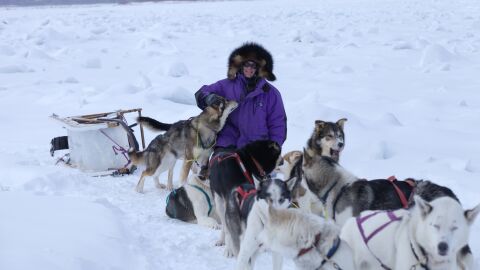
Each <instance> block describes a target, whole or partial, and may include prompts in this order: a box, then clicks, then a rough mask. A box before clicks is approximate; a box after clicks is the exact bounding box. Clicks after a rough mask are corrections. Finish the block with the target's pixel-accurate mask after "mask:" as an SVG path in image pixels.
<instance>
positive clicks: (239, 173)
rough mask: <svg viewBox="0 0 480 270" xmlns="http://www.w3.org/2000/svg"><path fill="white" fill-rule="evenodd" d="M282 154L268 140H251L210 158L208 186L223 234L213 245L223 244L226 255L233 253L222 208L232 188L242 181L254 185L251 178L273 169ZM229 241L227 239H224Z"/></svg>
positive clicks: (263, 175) (264, 175)
mask: <svg viewBox="0 0 480 270" xmlns="http://www.w3.org/2000/svg"><path fill="white" fill-rule="evenodd" d="M280 153H281V148H280V146H279V145H278V144H277V143H276V142H274V141H271V140H259V141H254V142H251V143H249V144H247V145H245V146H244V147H242V148H240V149H237V150H235V151H234V152H231V153H229V152H227V153H220V154H218V155H214V156H212V158H211V160H210V166H209V170H210V174H209V180H210V188H211V189H212V193H213V196H214V199H215V209H216V211H217V214H218V216H219V217H220V220H221V224H222V233H221V235H220V239H219V240H218V241H217V243H216V245H224V244H226V247H225V255H226V256H227V257H231V256H233V255H234V252H233V247H232V245H231V242H226V239H227V238H228V239H230V237H229V236H228V235H226V234H227V233H228V232H227V231H226V229H225V209H226V206H227V204H226V203H227V200H228V199H229V196H230V195H231V192H232V190H233V189H235V188H237V187H238V186H240V185H242V184H248V183H250V184H254V180H253V177H256V178H257V179H264V178H266V176H267V175H268V174H270V173H271V172H272V171H273V169H275V167H276V165H277V163H278V160H279V157H280ZM227 241H228V240H227Z"/></svg>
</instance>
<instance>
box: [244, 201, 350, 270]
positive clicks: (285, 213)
mask: <svg viewBox="0 0 480 270" xmlns="http://www.w3.org/2000/svg"><path fill="white" fill-rule="evenodd" d="M253 215H255V217H256V219H257V220H258V221H256V223H257V224H259V225H260V224H261V226H257V227H253V226H252V227H250V223H251V222H250V220H248V226H247V233H246V236H245V239H244V242H242V247H241V250H240V254H239V256H238V259H237V268H236V269H237V270H243V269H251V268H252V267H253V264H252V263H251V262H253V261H254V260H253V258H255V256H256V255H257V253H258V251H257V250H258V249H259V247H260V246H262V247H265V248H268V249H269V250H271V251H273V252H276V253H278V254H280V255H282V256H283V257H284V258H289V259H293V261H294V263H295V265H296V267H297V269H305V270H310V269H332V270H333V269H339V268H336V266H338V267H340V269H344V270H353V269H354V268H353V259H352V252H351V249H350V247H349V246H348V245H347V244H346V243H344V242H343V241H340V245H339V246H338V249H337V251H336V252H335V253H334V254H333V256H331V257H330V258H329V259H327V254H328V253H329V251H330V250H331V248H332V247H333V246H334V242H335V241H338V240H337V239H338V237H339V234H340V228H339V227H338V226H337V225H335V224H334V223H333V222H332V221H326V220H325V219H323V218H321V217H319V216H317V215H314V214H309V213H304V212H301V211H298V210H297V209H279V208H276V207H272V206H263V207H258V209H256V212H253V210H252V216H253ZM251 228H255V229H256V230H255V232H253V233H251V232H250V231H249V230H250V229H251ZM249 235H254V237H247V236H249ZM277 259H278V257H277ZM324 259H326V261H325V263H324V264H323V265H322V262H323V260H324ZM280 266H281V261H280V262H277V263H276V264H274V269H280ZM275 267H277V268H275Z"/></svg>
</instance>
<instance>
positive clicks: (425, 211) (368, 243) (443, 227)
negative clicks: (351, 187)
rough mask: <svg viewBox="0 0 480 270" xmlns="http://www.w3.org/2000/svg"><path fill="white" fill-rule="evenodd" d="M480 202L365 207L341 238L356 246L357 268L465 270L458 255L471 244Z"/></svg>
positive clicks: (419, 202) (442, 201)
mask: <svg viewBox="0 0 480 270" xmlns="http://www.w3.org/2000/svg"><path fill="white" fill-rule="evenodd" d="M479 212H480V204H479V205H477V206H476V207H475V208H473V209H471V210H466V211H464V210H463V209H462V207H461V205H460V204H459V203H458V202H457V201H455V200H454V199H452V198H450V197H441V198H438V199H435V200H433V201H431V202H430V203H428V202H426V201H424V200H423V199H421V198H420V197H419V196H415V206H414V207H413V208H411V209H410V210H403V209H402V210H396V211H364V212H362V213H361V215H360V216H359V217H358V218H350V219H349V220H348V221H347V222H346V224H345V225H344V227H343V228H342V233H341V238H342V239H343V240H345V241H346V242H347V243H348V244H349V245H350V246H351V247H352V249H353V253H354V261H355V266H356V268H357V269H369V270H370V269H395V270H403V269H405V270H410V269H430V270H451V269H465V266H463V265H458V264H457V258H456V257H457V254H458V252H459V251H460V249H461V248H462V247H464V246H465V245H467V243H468V237H469V231H470V226H471V225H472V223H473V222H474V220H475V218H476V216H477V215H478V213H479Z"/></svg>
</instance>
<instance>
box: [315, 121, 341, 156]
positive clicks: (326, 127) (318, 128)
mask: <svg viewBox="0 0 480 270" xmlns="http://www.w3.org/2000/svg"><path fill="white" fill-rule="evenodd" d="M346 121H347V119H346V118H342V119H340V120H338V121H337V122H335V123H333V122H326V121H322V120H316V121H315V129H314V130H313V133H312V135H311V136H310V138H309V139H308V141H307V148H306V150H307V151H308V152H309V154H310V155H319V156H326V157H331V158H332V159H334V160H335V161H337V162H338V161H339V159H340V153H341V152H342V150H343V148H344V147H345V133H344V132H343V126H344V125H345V122H346Z"/></svg>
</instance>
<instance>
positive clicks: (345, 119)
mask: <svg viewBox="0 0 480 270" xmlns="http://www.w3.org/2000/svg"><path fill="white" fill-rule="evenodd" d="M345 122H347V118H342V119H340V120H338V121H337V125H338V126H339V127H340V128H341V129H343V125H344V124H345Z"/></svg>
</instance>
